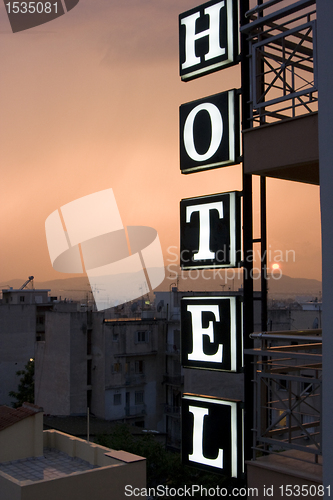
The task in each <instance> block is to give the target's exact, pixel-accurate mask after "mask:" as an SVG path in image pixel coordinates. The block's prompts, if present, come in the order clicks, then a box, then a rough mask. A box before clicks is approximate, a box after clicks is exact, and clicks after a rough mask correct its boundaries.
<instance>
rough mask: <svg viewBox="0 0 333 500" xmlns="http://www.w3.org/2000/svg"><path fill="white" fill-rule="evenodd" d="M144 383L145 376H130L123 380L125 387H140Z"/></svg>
mask: <svg viewBox="0 0 333 500" xmlns="http://www.w3.org/2000/svg"><path fill="white" fill-rule="evenodd" d="M145 381H146V377H145V375H143V374H141V375H132V376H128V377H126V378H125V385H127V386H130V385H142V384H144V383H145Z"/></svg>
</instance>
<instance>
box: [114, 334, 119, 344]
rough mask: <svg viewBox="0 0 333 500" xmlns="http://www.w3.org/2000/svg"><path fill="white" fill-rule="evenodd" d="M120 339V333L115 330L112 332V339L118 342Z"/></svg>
mask: <svg viewBox="0 0 333 500" xmlns="http://www.w3.org/2000/svg"><path fill="white" fill-rule="evenodd" d="M118 340H119V333H115V332H113V334H112V341H113V342H118Z"/></svg>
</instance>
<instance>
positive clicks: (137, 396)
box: [135, 391, 144, 405]
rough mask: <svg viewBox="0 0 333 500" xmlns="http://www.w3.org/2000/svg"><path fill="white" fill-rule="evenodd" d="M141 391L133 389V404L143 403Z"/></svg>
mask: <svg viewBox="0 0 333 500" xmlns="http://www.w3.org/2000/svg"><path fill="white" fill-rule="evenodd" d="M143 394H144V393H143V391H135V404H136V405H141V404H142V403H143Z"/></svg>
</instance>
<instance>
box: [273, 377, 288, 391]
mask: <svg viewBox="0 0 333 500" xmlns="http://www.w3.org/2000/svg"><path fill="white" fill-rule="evenodd" d="M288 388H289V382H288V380H284V379H279V380H277V381H276V389H277V390H278V391H287V390H288Z"/></svg>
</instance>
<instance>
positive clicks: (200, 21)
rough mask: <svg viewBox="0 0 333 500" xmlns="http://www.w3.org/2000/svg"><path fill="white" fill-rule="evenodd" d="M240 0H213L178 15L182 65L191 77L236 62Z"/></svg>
mask: <svg viewBox="0 0 333 500" xmlns="http://www.w3.org/2000/svg"><path fill="white" fill-rule="evenodd" d="M237 56H238V2H237V1H235V0H222V1H218V2H217V1H216V0H214V1H211V2H207V3H205V4H203V5H200V6H198V7H195V8H194V9H191V10H189V11H187V12H184V13H182V14H180V16H179V59H180V60H179V65H180V76H181V79H182V80H185V81H186V80H191V79H193V78H198V77H199V76H203V75H205V74H207V73H211V72H213V71H217V70H219V69H222V68H223V67H227V66H231V65H233V64H237V62H238V61H237V60H236V59H237Z"/></svg>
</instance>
